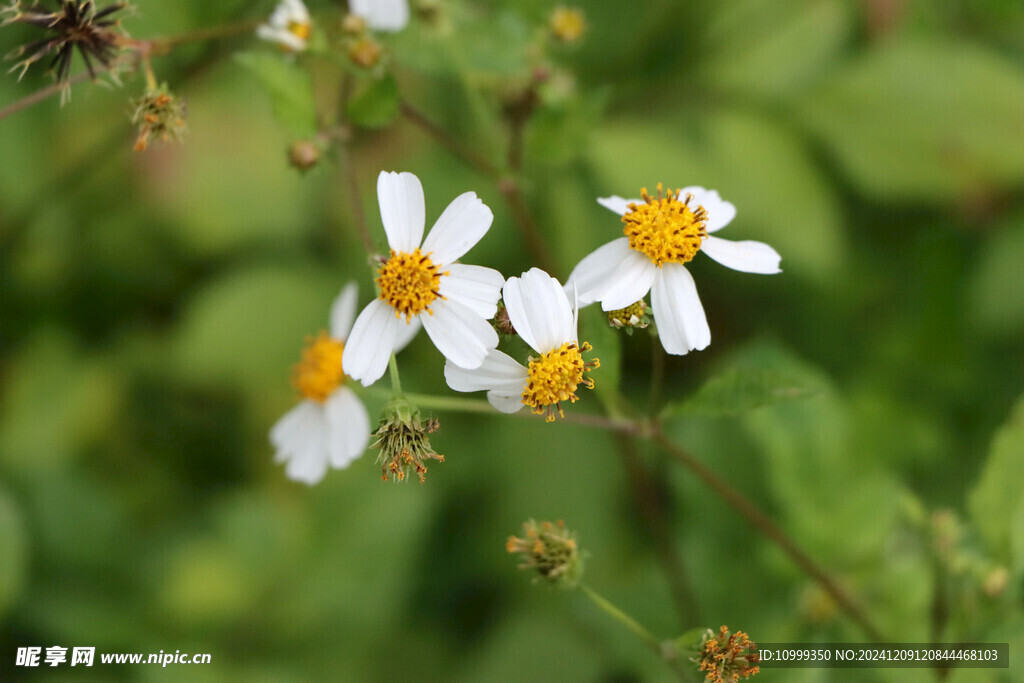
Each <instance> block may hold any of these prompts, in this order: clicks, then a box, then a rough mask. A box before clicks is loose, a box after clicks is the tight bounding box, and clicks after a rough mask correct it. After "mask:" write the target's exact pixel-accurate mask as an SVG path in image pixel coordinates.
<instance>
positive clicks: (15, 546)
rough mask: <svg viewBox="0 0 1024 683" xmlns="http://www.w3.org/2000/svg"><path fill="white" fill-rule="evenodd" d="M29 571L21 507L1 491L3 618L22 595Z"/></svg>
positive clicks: (0, 594)
mask: <svg viewBox="0 0 1024 683" xmlns="http://www.w3.org/2000/svg"><path fill="white" fill-rule="evenodd" d="M27 570H28V537H27V535H26V533H25V526H24V521H23V519H22V516H21V514H20V512H19V510H18V507H17V504H16V503H15V501H14V499H13V498H11V497H10V496H9V495H8V494H7V492H6V491H4V490H3V489H0V618H2V617H3V616H4V615H5V614H6V613H7V611H8V610H9V609H10V608H11V606H12V605H13V604H14V603H15V602H16V601H17V600H18V598H19V597H20V596H21V594H22V586H23V585H24V582H25V578H26V576H27Z"/></svg>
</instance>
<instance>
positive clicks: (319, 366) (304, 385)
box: [292, 332, 345, 403]
mask: <svg viewBox="0 0 1024 683" xmlns="http://www.w3.org/2000/svg"><path fill="white" fill-rule="evenodd" d="M344 351H345V345H344V344H343V343H341V342H340V341H338V340H337V339H331V338H330V337H329V336H327V333H326V332H321V333H320V335H319V336H318V337H316V338H315V339H312V340H311V341H310V343H309V346H307V347H306V348H305V349H303V350H302V360H300V361H299V362H298V363H296V364H295V369H294V371H293V372H292V383H293V384H294V385H295V388H296V389H298V390H299V391H300V392H301V393H302V395H303V396H305V397H306V398H308V399H310V400H312V401H317V402H318V403H323V402H324V401H326V400H327V397H328V396H330V395H331V394H332V393H333V392H334V390H335V389H337V388H338V387H339V386H341V384H342V383H343V382H344V381H345V372H344V371H343V370H342V369H341V354H342V353H343V352H344Z"/></svg>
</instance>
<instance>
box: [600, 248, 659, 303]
mask: <svg viewBox="0 0 1024 683" xmlns="http://www.w3.org/2000/svg"><path fill="white" fill-rule="evenodd" d="M657 273H658V267H657V266H656V265H654V264H653V263H651V259H649V258H647V256H645V255H644V254H642V253H641V252H639V251H634V250H632V249H630V250H629V253H628V254H626V257H625V258H624V259H622V261H620V262H619V265H618V266H617V267H616V268H615V270H614V271H612V273H611V274H609V276H608V280H607V282H608V286H607V287H606V288H605V290H604V292H603V293H602V295H601V310H604V311H615V310H618V309H620V308H625V307H626V306H629V305H631V304H635V303H636V302H637V301H639V300H640V299H643V298H644V297H645V296H646V295H647V292H649V291H650V290H651V284H652V283H653V282H654V276H655V275H656V274H657Z"/></svg>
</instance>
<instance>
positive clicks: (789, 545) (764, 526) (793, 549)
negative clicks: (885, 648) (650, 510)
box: [651, 426, 887, 642]
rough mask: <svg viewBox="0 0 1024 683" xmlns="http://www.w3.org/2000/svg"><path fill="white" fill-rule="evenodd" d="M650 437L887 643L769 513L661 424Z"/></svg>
mask: <svg viewBox="0 0 1024 683" xmlns="http://www.w3.org/2000/svg"><path fill="white" fill-rule="evenodd" d="M651 437H652V438H653V440H654V442H655V443H657V444H658V445H659V446H661V447H662V448H663V449H664V450H665V451H666V452H667V453H668V454H669V455H671V456H672V457H673V458H675V459H676V460H678V461H679V462H680V463H682V464H683V465H684V466H685V467H686V468H687V469H689V470H690V471H691V472H693V473H694V474H695V475H697V477H698V478H699V479H701V481H703V482H704V483H705V484H707V485H708V486H709V487H710V488H711V490H713V491H714V492H715V493H717V494H718V495H719V496H720V497H721V498H722V499H723V500H725V502H726V503H728V504H729V505H730V506H731V507H732V508H733V509H734V510H736V511H737V512H738V513H740V515H742V516H743V517H744V518H746V520H747V521H748V522H750V523H751V524H752V525H753V526H754V527H755V528H756V529H757V530H758V531H760V532H761V533H762V534H764V536H765V537H766V538H768V539H769V540H771V541H773V542H774V543H775V544H776V545H777V546H779V548H781V549H782V550H783V551H784V552H785V553H786V554H787V555H789V557H790V559H791V560H793V562H795V563H796V564H797V566H799V567H800V568H801V569H802V570H803V571H804V572H805V573H806V574H807V575H808V576H810V577H811V578H813V579H814V580H815V581H817V582H818V584H819V585H820V586H821V587H822V588H823V589H824V590H825V592H827V593H828V594H829V595H830V596H831V597H832V599H833V600H835V601H836V603H837V604H838V605H839V606H840V607H841V608H842V609H843V611H845V612H846V613H847V614H848V615H850V618H852V619H853V620H854V621H855V622H857V624H858V625H859V626H860V627H861V628H862V629H863V630H864V632H865V633H866V634H867V635H868V637H870V638H871V639H872V640H874V641H875V642H886V641H887V639H886V638H885V636H884V635H882V632H881V631H879V630H878V627H876V626H875V624H874V623H873V622H872V621H871V619H869V618H868V616H867V614H865V612H864V610H863V608H862V607H861V606H860V605H859V604H858V603H857V602H856V601H855V600H854V599H853V597H851V596H850V595H849V594H848V593H847V592H846V591H845V590H844V589H843V588H842V587H841V586H840V585H839V584H838V583H836V581H835V580H834V579H833V578H832V577H830V576H829V575H828V574H827V573H826V572H825V570H824V569H822V568H821V567H820V566H818V564H817V563H816V562H814V560H812V559H811V558H810V557H809V556H808V555H807V554H806V553H805V552H804V551H803V550H801V549H800V547H799V546H798V545H797V544H796V542H794V541H793V539H791V538H790V537H789V536H788V535H786V532H784V531H783V530H782V529H780V528H779V527H778V526H777V525H776V524H775V522H773V521H772V520H771V519H770V518H769V517H768V516H767V515H765V514H764V513H763V512H761V510H760V509H758V508H757V506H755V505H754V504H753V503H752V502H751V501H750V500H749V499H748V498H747V497H746V496H744V495H743V494H742V493H740V492H739V491H737V490H736V489H734V488H733V487H732V486H730V485H729V484H728V483H727V482H726V481H725V480H723V479H721V478H719V476H718V475H717V474H715V473H714V472H712V471H711V470H710V469H709V468H708V467H707V466H706V465H704V463H702V462H701V461H699V460H697V459H696V458H694V457H693V456H692V455H690V454H689V453H687V452H686V451H685V450H683V449H682V448H680V447H679V446H677V445H676V444H675V443H673V442H672V440H671V439H669V438H668V436H666V435H665V432H663V431H662V430H661V429H660V427H657V426H655V428H654V430H653V432H652V435H651Z"/></svg>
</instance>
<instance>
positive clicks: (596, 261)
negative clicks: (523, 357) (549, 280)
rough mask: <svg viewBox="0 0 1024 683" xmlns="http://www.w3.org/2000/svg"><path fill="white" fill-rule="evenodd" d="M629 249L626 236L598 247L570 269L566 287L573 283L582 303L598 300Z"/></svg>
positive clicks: (627, 254)
mask: <svg viewBox="0 0 1024 683" xmlns="http://www.w3.org/2000/svg"><path fill="white" fill-rule="evenodd" d="M630 251H631V250H630V248H629V238H628V237H620V238H618V239H615V240H612V241H611V242H609V243H608V244H606V245H604V246H602V247H598V248H597V249H595V250H594V251H592V252H590V253H589V254H587V255H586V256H585V257H583V260H582V261H580V262H579V263H577V264H576V267H575V268H573V269H572V273H570V274H569V280H568V281H567V282H566V289H567V290H569V291H571V285H572V284H573V283H575V284H576V294H577V296H578V297H579V301H580V303H581V304H583V305H586V304H591V303H594V302H595V301H600V300H601V297H602V296H604V294H605V292H606V291H607V289H608V285H609V277H610V276H611V274H612V273H614V272H615V270H616V269H617V268H618V267H619V265H620V264H621V263H622V262H623V261H625V260H626V259H627V258H629V255H630ZM634 301H635V299H634ZM516 329H518V328H516Z"/></svg>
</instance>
